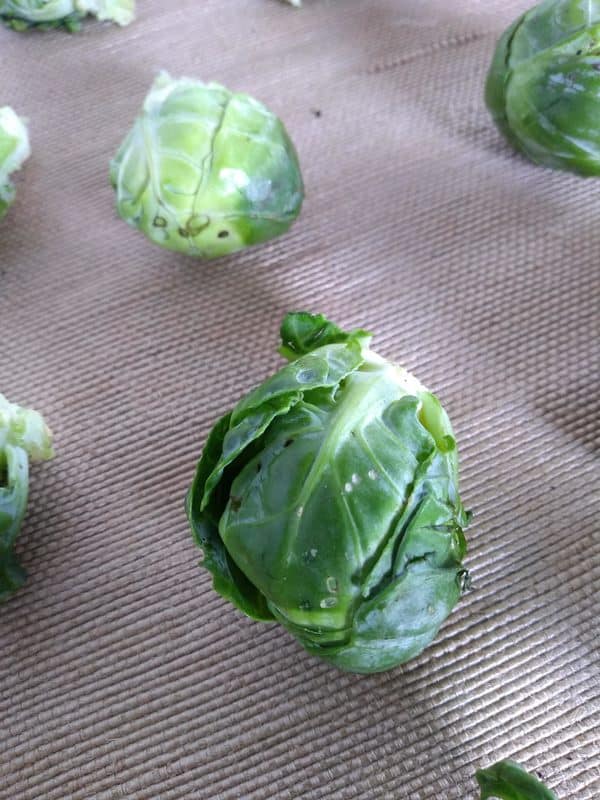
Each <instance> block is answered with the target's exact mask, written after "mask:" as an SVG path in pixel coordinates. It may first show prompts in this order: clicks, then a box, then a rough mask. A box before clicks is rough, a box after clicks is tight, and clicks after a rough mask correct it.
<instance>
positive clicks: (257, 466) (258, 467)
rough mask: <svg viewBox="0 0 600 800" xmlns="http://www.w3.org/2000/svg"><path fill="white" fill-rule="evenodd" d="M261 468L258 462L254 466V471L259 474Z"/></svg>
mask: <svg viewBox="0 0 600 800" xmlns="http://www.w3.org/2000/svg"><path fill="white" fill-rule="evenodd" d="M261 467H262V464H261V463H260V461H258V462H257V464H256V471H257V472H260V470H261Z"/></svg>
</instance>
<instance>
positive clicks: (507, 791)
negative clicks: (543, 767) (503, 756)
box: [475, 761, 556, 800]
mask: <svg viewBox="0 0 600 800" xmlns="http://www.w3.org/2000/svg"><path fill="white" fill-rule="evenodd" d="M475 777H476V778H477V783H478V784H479V788H480V789H481V800H488V798H490V797H498V798H500V800H556V795H555V794H554V793H553V792H551V791H550V789H548V788H547V787H546V786H544V784H543V783H542V782H541V781H538V779H537V778H535V777H534V776H533V775H531V774H530V773H529V772H526V771H525V770H524V769H523V767H521V766H520V765H519V764H516V763H515V762H514V761H498V763H497V764H493V765H492V766H491V767H487V769H479V770H477V772H476V773H475Z"/></svg>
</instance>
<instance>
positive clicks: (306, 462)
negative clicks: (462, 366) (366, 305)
mask: <svg viewBox="0 0 600 800" xmlns="http://www.w3.org/2000/svg"><path fill="white" fill-rule="evenodd" d="M281 339H282V348H281V352H282V353H283V354H284V355H285V356H286V357H287V358H288V359H289V360H290V363H288V364H287V365H286V366H284V367H282V368H281V369H280V370H279V371H278V372H276V373H275V374H274V375H273V376H271V377H270V378H268V379H267V380H265V381H264V382H263V383H262V384H261V385H260V386H258V387H257V388H256V389H255V390H254V391H252V392H250V394H248V395H247V396H246V397H244V398H243V399H242V400H241V401H240V402H239V403H238V404H237V405H236V406H235V408H234V409H233V410H232V411H231V412H229V413H228V414H226V415H225V416H224V417H223V418H222V419H221V420H220V421H219V422H217V424H216V425H215V427H214V428H213V430H212V432H211V433H210V435H209V437H208V441H207V443H206V445H205V448H204V451H203V453H202V457H201V459H200V462H199V464H198V468H197V471H196V476H195V479H194V481H193V484H192V487H191V489H190V491H189V494H188V498H187V513H188V517H189V521H190V524H191V527H192V532H193V535H194V538H195V540H196V542H197V544H198V545H199V546H200V547H201V548H202V550H203V553H204V561H203V566H204V567H205V568H206V569H208V570H209V571H210V572H211V573H212V575H213V581H214V587H215V589H216V590H217V591H218V592H219V593H220V594H221V595H222V596H223V597H225V598H226V599H228V600H230V601H231V602H232V603H233V604H234V605H235V606H237V607H238V608H239V609H241V610H242V611H243V612H244V613H245V614H247V615H248V616H250V617H253V618H255V619H257V620H263V621H269V620H276V621H278V622H280V623H281V624H282V625H283V626H284V627H285V628H287V629H288V630H289V631H290V632H291V633H292V634H293V635H294V636H296V637H297V639H298V640H299V641H300V643H301V644H302V645H303V646H304V647H305V648H306V649H307V650H308V651H309V652H310V653H313V654H314V655H317V656H320V657H321V658H324V659H327V660H329V661H331V662H333V663H334V664H336V665H337V666H338V667H341V668H342V669H346V670H350V671H354V672H377V671H382V670H386V669H390V668H392V667H394V666H396V665H397V664H399V663H401V662H403V661H406V660H408V659H410V658H412V657H413V656H416V655H417V654H418V653H419V652H420V651H421V650H422V649H423V648H424V647H425V646H426V645H427V644H429V642H431V640H432V639H433V638H434V636H435V635H436V633H437V631H438V628H439V627H440V625H441V624H442V622H443V621H444V619H445V618H446V617H447V615H448V614H449V613H450V611H451V609H452V608H453V606H454V605H455V603H456V602H457V601H458V599H459V597H460V594H461V589H462V586H463V585H464V578H465V574H466V571H465V570H464V569H463V567H462V563H461V562H462V558H463V556H464V553H465V550H466V544H465V538H464V535H463V531H462V528H463V527H464V526H465V525H466V523H467V514H466V512H465V511H464V509H463V506H462V504H461V501H460V499H459V496H458V461H457V451H456V444H455V440H454V436H453V433H452V428H451V426H450V421H449V419H448V417H447V415H446V413H445V411H444V410H443V408H442V406H441V405H440V402H439V400H437V398H436V397H434V395H432V394H431V393H430V392H429V391H427V389H425V387H424V386H422V385H421V384H420V383H419V381H418V380H417V379H416V378H415V377H413V376H412V375H411V374H410V373H408V372H407V371H406V370H404V369H402V368H401V367H398V366H396V365H394V364H392V363H391V362H389V361H387V360H385V359H384V358H381V357H380V356H378V355H377V354H376V353H374V352H373V351H372V350H371V349H370V348H369V340H370V336H369V334H368V333H366V331H363V330H356V331H352V332H350V333H346V332H344V331H342V330H341V329H340V328H338V327H337V326H336V325H333V324H332V323H330V322H329V321H328V320H327V319H325V317H323V316H320V315H319V316H316V315H311V314H307V313H293V314H288V315H287V316H286V318H285V319H284V321H283V324H282V328H281Z"/></svg>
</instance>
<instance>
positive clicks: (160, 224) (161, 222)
mask: <svg viewBox="0 0 600 800" xmlns="http://www.w3.org/2000/svg"><path fill="white" fill-rule="evenodd" d="M152 224H153V225H154V227H155V228H166V227H167V220H166V219H165V218H164V217H160V216H158V215H157V216H156V217H154V221H153V223H152Z"/></svg>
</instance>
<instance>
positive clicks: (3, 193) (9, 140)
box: [0, 106, 31, 219]
mask: <svg viewBox="0 0 600 800" xmlns="http://www.w3.org/2000/svg"><path fill="white" fill-rule="evenodd" d="M30 152H31V151H30V149H29V136H28V135H27V128H26V127H25V123H24V122H23V120H21V119H19V117H17V115H16V114H15V112H14V111H13V110H12V108H9V107H8V106H5V107H4V108H0V219H2V217H3V216H4V215H5V214H6V212H7V211H8V209H9V207H10V206H11V205H12V203H13V201H14V199H15V187H14V186H13V184H12V182H11V180H10V175H11V173H12V172H15V170H18V169H20V167H21V165H22V164H23V162H24V161H25V160H26V159H27V158H29V154H30Z"/></svg>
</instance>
